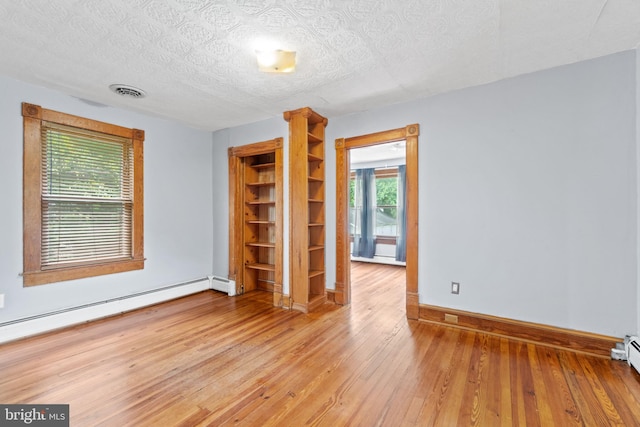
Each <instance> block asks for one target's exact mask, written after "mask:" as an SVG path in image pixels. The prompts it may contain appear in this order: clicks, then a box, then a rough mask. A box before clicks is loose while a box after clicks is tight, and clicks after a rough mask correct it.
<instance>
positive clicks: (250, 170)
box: [229, 138, 283, 306]
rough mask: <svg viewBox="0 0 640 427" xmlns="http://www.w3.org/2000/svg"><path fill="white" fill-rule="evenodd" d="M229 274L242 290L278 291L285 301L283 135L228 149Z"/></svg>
mask: <svg viewBox="0 0 640 427" xmlns="http://www.w3.org/2000/svg"><path fill="white" fill-rule="evenodd" d="M229 154H230V158H229V183H230V188H231V189H232V190H231V191H230V199H233V212H231V217H232V218H233V219H232V220H231V223H232V228H233V230H232V235H231V236H230V238H229V258H230V259H229V265H230V268H229V270H230V273H229V278H230V279H233V280H235V281H236V291H238V293H242V292H251V291H254V290H261V291H268V292H273V304H274V305H276V306H282V273H283V271H282V261H283V260H282V257H283V250H282V245H283V241H282V217H283V214H282V206H283V200H282V194H283V191H282V190H283V165H282V138H276V139H273V140H270V141H264V142H258V143H255V144H249V145H245V146H240V147H233V148H231V149H230V150H229Z"/></svg>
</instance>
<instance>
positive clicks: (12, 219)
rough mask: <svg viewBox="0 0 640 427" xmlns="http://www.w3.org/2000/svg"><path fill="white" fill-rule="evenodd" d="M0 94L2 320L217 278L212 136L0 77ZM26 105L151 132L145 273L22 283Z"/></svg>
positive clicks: (148, 134)
mask: <svg viewBox="0 0 640 427" xmlns="http://www.w3.org/2000/svg"><path fill="white" fill-rule="evenodd" d="M105 90H108V89H106V88H105ZM0 93H1V94H2V96H0V128H1V129H2V131H3V137H2V141H1V143H0V182H2V183H3V185H2V187H1V188H2V189H1V190H0V197H1V200H2V209H0V293H4V294H5V308H3V309H0V323H2V322H5V321H10V320H15V319H20V318H24V317H28V316H33V315H37V314H42V313H46V312H50V311H55V310H59V309H64V308H69V307H75V306H79V305H83V304H88V303H92V302H98V301H104V300H106V299H111V298H116V297H119V296H126V295H130V294H133V293H136V292H140V291H145V290H150V289H154V288H159V287H163V286H166V285H171V284H176V283H181V282H184V281H188V280H192V279H196V278H202V277H204V276H206V275H208V274H211V271H212V269H211V267H212V263H211V260H212V258H213V248H212V244H211V241H212V238H213V237H212V236H213V228H212V220H211V219H212V215H213V213H212V205H213V201H212V196H213V189H212V183H213V180H212V163H211V158H212V148H211V142H212V141H211V133H210V132H204V131H197V130H193V129H190V128H188V127H185V126H181V125H178V124H175V123H172V122H169V121H166V120H161V119H158V118H152V117H148V116H144V115H141V114H137V113H132V112H128V111H124V110H121V109H115V108H109V107H104V108H101V107H96V106H90V105H88V104H86V103H84V102H81V101H79V100H78V99H76V98H73V97H70V96H67V95H64V94H61V93H59V92H55V91H50V90H46V89H43V88H40V87H37V86H33V85H29V84H26V83H22V82H19V81H16V80H12V79H8V78H4V77H0ZM22 102H29V103H32V104H37V105H41V106H42V107H43V108H47V109H52V110H58V111H63V112H66V113H70V114H75V115H79V116H84V117H88V118H92V119H96V120H101V121H106V122H111V123H114V124H118V125H121V126H125V127H133V128H138V129H143V130H144V131H145V136H146V139H145V143H144V196H145V197H144V200H145V205H144V210H145V224H144V239H145V257H146V258H147V261H146V264H145V268H144V270H141V271H133V272H126V273H119V274H114V275H108V276H101V277H95V278H89V279H81V280H74V281H68V282H61V283H55V284H48V285H41V286H34V287H29V288H25V287H23V286H22V279H21V277H20V276H19V273H20V272H21V271H22V116H21V103H22ZM142 102H144V100H142Z"/></svg>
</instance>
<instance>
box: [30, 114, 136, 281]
mask: <svg viewBox="0 0 640 427" xmlns="http://www.w3.org/2000/svg"><path fill="white" fill-rule="evenodd" d="M42 152H43V156H42V268H48V267H50V266H59V265H61V264H74V263H84V262H87V261H89V262H95V261H101V260H109V259H118V258H130V257H131V222H132V220H131V214H132V207H133V174H132V170H133V164H132V161H133V145H132V142H131V140H130V139H126V138H122V137H117V136H112V135H106V134H103V133H98V132H92V131H87V130H84V129H78V128H74V127H70V126H63V125H59V124H56V123H49V122H43V123H42Z"/></svg>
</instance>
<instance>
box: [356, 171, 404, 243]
mask: <svg viewBox="0 0 640 427" xmlns="http://www.w3.org/2000/svg"><path fill="white" fill-rule="evenodd" d="M349 185H350V189H349V232H350V233H351V234H353V233H358V232H359V231H360V230H359V228H360V226H359V223H358V222H357V221H356V212H358V211H360V210H361V209H362V206H356V203H355V200H356V195H355V179H351V180H350V183H349ZM397 217H398V176H397V175H395V176H385V177H376V209H375V224H376V227H375V235H376V236H393V237H395V236H396V235H397V228H398V227H397Z"/></svg>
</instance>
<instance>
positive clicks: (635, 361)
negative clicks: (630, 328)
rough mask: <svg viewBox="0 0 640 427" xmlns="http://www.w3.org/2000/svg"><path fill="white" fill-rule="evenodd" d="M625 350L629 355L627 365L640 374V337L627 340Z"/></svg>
mask: <svg viewBox="0 0 640 427" xmlns="http://www.w3.org/2000/svg"><path fill="white" fill-rule="evenodd" d="M625 350H626V353H627V363H628V364H629V365H631V366H633V367H634V368H635V369H636V371H638V373H640V339H638V337H629V338H628V339H626V340H625Z"/></svg>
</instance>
